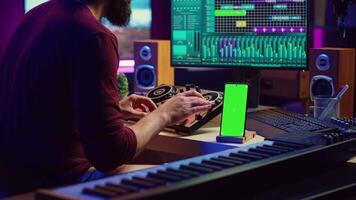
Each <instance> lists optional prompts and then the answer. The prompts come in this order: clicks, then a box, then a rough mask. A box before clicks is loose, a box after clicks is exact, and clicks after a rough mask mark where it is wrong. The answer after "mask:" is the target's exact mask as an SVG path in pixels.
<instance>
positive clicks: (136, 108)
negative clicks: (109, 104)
mask: <svg viewBox="0 0 356 200" xmlns="http://www.w3.org/2000/svg"><path fill="white" fill-rule="evenodd" d="M119 107H120V110H121V112H122V113H123V114H124V118H125V119H141V118H143V117H144V116H146V115H147V114H148V113H150V112H152V111H154V110H155V109H156V108H157V106H156V104H155V103H154V102H153V101H152V100H151V99H150V98H148V97H144V96H138V95H135V94H133V95H130V96H128V97H125V98H124V99H123V100H121V101H120V102H119Z"/></svg>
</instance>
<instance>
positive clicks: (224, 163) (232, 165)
mask: <svg viewBox="0 0 356 200" xmlns="http://www.w3.org/2000/svg"><path fill="white" fill-rule="evenodd" d="M203 163H204V164H210V165H217V166H220V167H224V168H228V167H234V166H236V165H235V164H232V163H229V162H225V161H220V160H213V159H211V160H203Z"/></svg>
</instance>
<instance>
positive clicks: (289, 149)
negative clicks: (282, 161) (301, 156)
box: [265, 144, 295, 152]
mask: <svg viewBox="0 0 356 200" xmlns="http://www.w3.org/2000/svg"><path fill="white" fill-rule="evenodd" d="M265 146H267V147H272V148H278V149H284V150H287V151H288V152H290V151H295V148H290V147H285V146H278V145H275V144H274V145H265Z"/></svg>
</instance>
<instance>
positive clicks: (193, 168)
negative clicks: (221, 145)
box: [180, 165, 214, 173]
mask: <svg viewBox="0 0 356 200" xmlns="http://www.w3.org/2000/svg"><path fill="white" fill-rule="evenodd" d="M180 168H181V169H184V170H191V171H196V172H201V173H211V172H214V170H213V169H210V168H206V167H198V166H194V165H182V166H181V167H180Z"/></svg>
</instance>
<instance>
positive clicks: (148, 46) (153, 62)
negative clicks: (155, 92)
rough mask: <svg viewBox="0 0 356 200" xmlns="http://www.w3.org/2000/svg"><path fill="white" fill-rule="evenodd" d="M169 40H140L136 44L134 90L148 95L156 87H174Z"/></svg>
mask: <svg viewBox="0 0 356 200" xmlns="http://www.w3.org/2000/svg"><path fill="white" fill-rule="evenodd" d="M170 58H171V47H170V41H169V40H140V41H135V42H134V59H135V75H134V85H135V86H134V88H135V89H134V90H135V92H136V93H146V92H148V91H150V90H152V89H154V88H155V87H157V86H159V85H162V84H168V85H174V69H173V68H172V67H171V64H170V63H171V62H170Z"/></svg>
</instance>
